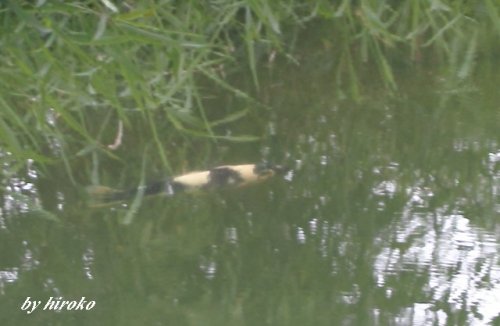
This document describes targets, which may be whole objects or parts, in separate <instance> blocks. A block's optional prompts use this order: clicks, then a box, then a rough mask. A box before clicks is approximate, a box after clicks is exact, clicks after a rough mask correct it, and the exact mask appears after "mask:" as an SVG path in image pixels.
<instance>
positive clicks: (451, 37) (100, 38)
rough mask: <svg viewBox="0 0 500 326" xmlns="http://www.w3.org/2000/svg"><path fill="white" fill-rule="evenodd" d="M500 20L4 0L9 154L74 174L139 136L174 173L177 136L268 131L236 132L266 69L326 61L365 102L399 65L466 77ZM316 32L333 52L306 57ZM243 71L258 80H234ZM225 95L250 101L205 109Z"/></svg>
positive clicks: (388, 84)
mask: <svg viewBox="0 0 500 326" xmlns="http://www.w3.org/2000/svg"><path fill="white" fill-rule="evenodd" d="M499 17H500V8H499V6H498V4H497V2H495V1H493V0H481V1H472V2H471V1H440V0H426V1H421V0H413V1H371V0H360V1H349V0H343V1H340V0H339V1H326V0H324V1H321V0H319V1H302V0H279V1H269V0H244V1H231V0H217V1H160V0H157V1H153V0H151V1H140V2H132V1H123V2H122V1H112V0H101V1H97V0H95V1H45V0H38V1H13V0H10V1H7V2H5V3H3V4H2V5H1V6H0V22H1V32H0V46H1V49H2V50H1V51H0V60H1V62H2V66H1V67H0V76H1V78H0V81H1V83H2V86H1V88H0V144H1V146H2V148H3V150H2V152H0V156H1V157H2V160H6V161H10V163H9V166H10V168H12V169H13V170H14V171H15V170H16V168H17V167H18V165H16V164H19V162H24V161H26V160H28V159H29V160H32V161H34V162H35V163H41V166H43V165H44V164H45V163H50V162H54V161H61V160H62V161H63V162H65V166H66V168H67V171H68V172H69V175H70V176H71V174H72V173H71V168H70V161H71V160H74V159H75V158H80V157H82V156H86V155H89V154H95V153H103V154H104V155H105V156H108V157H112V158H118V156H117V155H115V154H114V153H113V149H115V148H116V147H118V146H119V145H120V143H121V141H122V136H123V134H124V133H133V134H135V135H140V136H139V137H144V139H148V140H149V139H152V140H153V144H152V145H153V147H154V148H155V149H156V150H157V152H158V153H159V156H160V157H161V160H162V164H163V165H164V167H165V168H166V169H170V166H171V156H172V155H169V152H168V151H169V149H167V148H166V147H165V146H166V143H168V142H171V143H174V142H177V143H179V142H182V141H183V140H186V139H193V136H194V137H203V138H208V139H211V140H214V141H218V140H227V141H252V140H256V139H258V137H257V136H258V135H254V134H248V135H247V134H244V133H234V132H228V131H227V130H226V129H224V127H225V126H227V125H228V124H231V123H234V122H235V121H236V120H239V119H241V118H244V117H248V116H249V115H254V116H255V115H257V116H258V112H259V110H262V109H263V108H265V104H263V103H261V102H260V101H259V100H258V94H259V78H260V77H259V69H258V67H259V66H262V65H261V64H262V63H267V64H268V65H269V66H271V67H272V63H273V62H274V61H275V60H285V61H288V62H289V65H290V66H291V67H294V66H296V65H301V64H303V62H305V61H307V60H317V61H316V65H317V66H318V69H324V70H325V71H326V72H327V73H329V74H334V75H335V76H336V85H334V87H335V91H338V92H339V94H341V95H343V96H344V97H347V98H351V99H354V100H357V101H360V100H362V99H363V96H362V93H363V92H362V87H363V83H362V79H363V74H366V73H371V74H373V73H376V74H377V75H378V78H379V80H380V84H381V85H383V86H384V88H385V89H386V90H387V91H394V90H396V89H397V87H398V80H397V76H395V73H394V68H395V67H413V66H415V65H417V66H424V67H425V66H426V65H431V64H436V63H439V64H441V65H442V66H443V67H446V69H445V73H447V76H448V77H450V78H456V79H457V80H458V81H460V80H467V78H469V77H470V76H472V74H473V72H474V67H475V62H476V61H477V60H478V58H487V57H488V55H489V53H492V52H493V51H495V50H498V42H496V43H494V42H491V40H497V39H498V37H499V36H500V18H499ZM310 26H314V28H315V29H316V30H317V29H321V30H322V34H323V35H326V36H325V37H323V38H322V39H321V42H322V48H323V49H324V52H323V53H321V54H318V57H317V58H301V57H300V53H301V49H300V48H297V47H296V44H298V42H297V40H298V39H300V38H301V37H302V38H304V37H305V36H304V34H305V35H306V36H307V33H308V32H307V31H308V27H310ZM325 30H327V32H325ZM302 43H303V42H302ZM306 43H307V42H306ZM495 47H496V48H495ZM318 59H319V60H318ZM270 69H272V68H270ZM242 75H244V76H251V77H250V78H249V80H251V81H252V85H251V86H248V87H245V88H242V87H239V86H235V82H234V81H235V80H238V79H241V78H239V77H240V76H242ZM214 89H220V90H221V91H224V92H229V94H232V96H233V97H234V98H237V99H238V101H239V102H238V105H235V106H234V107H221V108H220V109H219V110H218V111H217V112H213V110H212V111H210V110H207V109H206V108H205V107H206V101H207V100H209V99H210V97H211V96H214V95H212V93H213V92H214V91H213V90H214ZM249 107H251V108H252V109H248V108H249ZM165 130H168V132H164V131H165ZM133 131H139V132H133ZM138 141H140V140H137V139H134V140H129V142H138ZM75 148H78V150H75ZM179 151H180V150H179ZM4 167H5V165H4ZM4 172H5V171H4Z"/></svg>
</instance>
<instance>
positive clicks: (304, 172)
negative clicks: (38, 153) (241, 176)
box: [0, 71, 500, 325]
mask: <svg viewBox="0 0 500 326" xmlns="http://www.w3.org/2000/svg"><path fill="white" fill-rule="evenodd" d="M290 73H291V72H289V71H287V72H286V74H285V76H288V75H289V74H290ZM316 78H320V77H318V76H313V77H310V79H311V81H314V83H311V84H312V85H314V87H312V88H311V89H306V90H304V88H305V87H304V84H307V83H304V81H303V80H304V77H303V76H298V77H296V78H288V79H287V82H289V83H291V85H292V86H290V87H289V86H288V84H287V85H286V86H284V87H283V89H282V90H280V88H278V87H276V88H266V87H262V92H266V91H268V89H272V91H273V93H272V94H268V95H269V96H268V98H270V99H273V100H275V101H277V102H276V103H274V102H273V103H269V106H270V107H273V108H274V109H273V111H276V112H273V113H272V114H273V116H275V117H276V119H275V121H271V122H265V123H266V124H265V125H264V127H262V126H261V125H257V126H254V125H252V121H250V122H249V125H248V126H246V127H245V128H247V129H250V130H252V132H253V130H255V132H254V133H258V132H260V131H262V130H263V129H265V130H267V131H266V132H267V134H266V135H264V136H263V141H262V143H260V144H258V145H255V144H252V145H248V146H249V147H245V146H247V145H245V146H243V145H241V144H235V145H234V146H233V145H224V146H227V148H225V149H224V153H230V155H227V156H229V159H230V160H231V161H234V163H237V162H238V161H239V162H244V161H247V160H250V159H251V160H255V156H256V155H258V154H255V153H259V154H260V155H262V156H264V157H266V158H267V157H269V158H273V156H277V157H279V155H282V157H285V158H286V159H285V160H288V162H284V163H288V164H290V165H291V167H292V168H293V169H292V170H290V171H289V172H288V173H287V174H286V175H285V176H284V177H283V178H282V179H280V180H277V181H276V182H274V183H273V182H270V183H268V184H264V185H261V186H258V187H256V188H255V189H253V190H252V189H250V190H248V191H246V190H242V191H234V192H230V193H221V194H214V195H213V196H212V195H210V194H207V195H206V196H200V197H197V196H185V197H184V196H179V197H178V196H172V197H169V198H168V200H166V199H164V198H163V199H161V198H153V199H151V200H147V201H144V204H143V206H142V207H141V208H140V209H139V210H138V211H137V216H136V218H135V219H134V221H133V223H132V224H131V225H129V226H123V225H120V224H119V222H118V221H119V220H120V218H123V216H124V215H126V214H127V205H126V204H123V205H122V206H118V207H113V208H110V209H102V210H91V209H88V208H87V207H83V208H81V206H79V204H80V202H79V200H80V198H79V197H78V196H76V199H75V198H74V196H72V193H71V192H70V191H64V190H62V189H67V188H74V186H73V185H71V184H70V182H69V181H68V180H67V177H66V176H64V177H63V178H58V176H60V175H59V174H58V171H51V170H50V169H49V172H48V176H49V177H48V178H47V179H49V180H48V181H47V180H46V181H45V182H46V187H45V189H44V188H43V186H41V185H43V182H41V179H43V177H40V172H39V171H38V170H37V169H36V168H35V167H34V166H33V165H32V162H31V161H27V162H22V164H24V165H25V169H24V171H23V172H19V173H9V168H10V165H9V164H13V163H9V162H11V161H9V158H8V157H9V155H10V154H8V153H2V152H0V158H2V159H3V162H7V163H3V165H2V166H3V174H4V178H3V179H2V190H1V194H2V203H1V205H0V232H1V234H0V235H1V237H0V241H1V243H2V245H3V246H2V252H1V253H0V255H1V256H0V258H1V259H0V296H2V298H1V299H4V298H7V299H8V300H6V301H8V303H9V304H8V305H7V306H5V307H6V308H5V307H2V306H0V308H1V309H5V310H10V311H13V310H16V309H17V310H18V306H19V302H18V301H19V297H24V298H25V297H27V296H35V295H36V294H38V296H39V297H40V299H44V298H46V297H47V296H62V297H81V296H86V297H89V298H92V299H96V301H97V305H98V307H100V309H103V310H104V311H106V314H104V315H105V316H104V317H103V316H100V319H99V321H102V320H103V319H105V320H107V319H109V320H110V321H112V322H110V323H108V324H121V323H120V322H122V321H124V320H125V321H128V320H130V319H129V318H130V317H131V316H135V315H134V313H136V311H140V312H141V314H140V315H139V316H135V317H136V318H137V321H140V322H142V323H144V321H147V322H146V324H162V323H163V322H164V320H169V321H171V320H172V321H173V322H172V324H179V325H186V324H189V321H191V324H202V322H200V321H206V320H214V323H216V324H217V325H223V324H231V325H232V324H240V325H243V324H248V325H260V324H267V325H275V324H284V325H292V324H300V325H307V324H315V325H316V324H318V325H331V324H339V325H349V324H353V325H358V324H359V325H363V324H376V325H377V324H378V325H387V324H402V325H411V324H413V325H426V324H435V325H446V324H477V325H480V324H484V323H487V322H490V321H493V320H496V319H498V317H499V316H500V305H498V302H500V264H499V262H500V257H499V252H500V250H499V249H500V248H499V241H498V240H499V239H498V235H497V234H499V230H498V226H497V224H498V223H497V221H498V215H499V214H500V203H499V201H498V197H499V195H500V149H499V142H498V139H496V138H495V137H498V136H497V135H496V133H497V131H498V126H496V125H495V126H490V127H489V129H487V128H486V127H487V126H488V125H489V124H488V123H489V121H491V120H493V118H492V117H491V115H493V117H496V115H495V114H496V113H493V114H491V113H490V112H489V111H488V110H487V109H484V108H482V109H483V110H479V109H476V108H474V112H472V113H471V111H470V108H469V107H467V106H466V107H463V106H458V108H457V107H455V106H454V105H450V106H447V105H444V106H440V105H439V104H438V103H441V98H438V99H436V98H435V94H434V99H433V100H429V98H432V97H433V93H432V92H431V91H429V90H427V91H425V90H422V94H420V93H419V94H417V95H415V96H414V97H413V98H409V99H407V100H405V101H399V100H398V101H396V103H394V102H393V100H391V99H387V100H386V99H382V100H379V101H380V102H382V103H368V104H366V105H363V107H361V108H360V107H355V106H354V105H352V106H354V107H351V104H349V105H345V107H343V106H342V103H339V104H336V102H337V101H338V99H336V98H332V97H331V95H329V94H331V92H329V90H328V89H322V87H323V86H324V87H325V88H326V86H325V85H329V83H328V81H326V82H322V81H321V80H319V81H316ZM282 79H286V78H282ZM298 81H300V83H299V84H298V85H293V83H295V82H298ZM263 85H264V83H263ZM412 87H413V85H412ZM313 90H316V91H317V93H314V92H313ZM412 90H413V88H412ZM280 91H281V92H283V93H280ZM330 91H331V90H330ZM309 93H311V94H309ZM429 94H431V95H429ZM426 100H428V102H429V103H427V102H426ZM303 102H305V103H303ZM386 102H387V103H386ZM422 102H424V103H422ZM494 102H495V103H496V101H494ZM478 106H479V105H478ZM217 107H220V106H217ZM304 107H307V108H308V109H307V110H304ZM332 107H333V109H332ZM280 110H281V111H280ZM476 110H478V111H476ZM460 114H463V115H464V116H461V115H460ZM468 114H472V116H474V117H475V119H479V118H476V117H483V115H484V117H483V118H482V119H483V120H482V122H483V123H482V124H480V123H478V122H477V121H476V120H474V121H472V122H470V121H469V120H470V117H469V116H468ZM481 114H483V115H481ZM279 117H281V118H279ZM265 119H266V118H265V117H264V118H263V120H265ZM249 120H251V119H249ZM270 120H272V119H270ZM266 126H267V127H266ZM167 129H168V128H167ZM457 130H458V131H457ZM158 132H159V133H162V134H163V133H165V134H166V133H168V132H169V130H159V131H158ZM235 134H236V132H235ZM238 134H239V132H238ZM138 139H141V138H140V137H138ZM269 139H271V140H269ZM50 141H51V140H50V139H49V147H51V146H55V147H57V146H59V145H60V143H57V142H56V143H55V145H54V144H52V143H51V142H50ZM51 144H52V145H51ZM193 144H196V145H197V146H199V147H200V148H204V147H203V146H206V148H208V149H207V150H206V151H207V152H211V151H212V150H213V151H214V152H216V150H215V149H213V148H212V147H216V145H214V144H213V143H211V142H208V141H207V142H206V143H202V142H200V143H195V142H194V141H193ZM276 144H277V145H276ZM137 146H138V148H139V147H141V146H144V147H146V146H147V145H146V144H143V143H139V144H138V145H137ZM186 146H187V145H186ZM217 146H221V145H217ZM52 150H53V151H54V153H57V151H55V150H54V149H53V148H52ZM80 150H81V149H73V150H72V151H73V152H75V153H76V152H79V151H80ZM239 151H242V152H239ZM245 151H248V152H250V153H251V155H247V153H245ZM131 152H134V151H127V153H121V154H120V155H123V156H124V159H123V160H124V161H127V160H129V162H126V163H127V164H124V165H121V166H119V167H120V169H121V168H123V169H127V170H126V171H140V170H141V169H140V166H141V164H142V163H141V160H142V157H136V156H137V154H136V153H131ZM136 152H142V151H140V150H137V151H136ZM200 152H202V151H201V150H200ZM242 153H243V154H242ZM276 153H279V155H278V154H276ZM127 155H130V156H127ZM98 156H99V155H97V154H96V156H95V159H96V160H97V157H98ZM227 156H226V157H224V159H226V158H228V157H227ZM217 159H219V158H217ZM151 161H153V163H152V165H153V166H161V164H160V163H158V161H160V159H159V158H157V157H154V156H152V157H151ZM200 161H203V160H202V159H200V160H198V161H197V162H200ZM204 163H205V162H203V164H204ZM71 164H75V165H76V167H73V169H74V170H75V171H77V170H78V172H75V175H76V178H81V179H83V181H81V182H82V183H84V182H88V181H89V180H91V179H92V178H93V177H94V175H93V173H102V174H105V173H106V172H105V171H106V169H109V170H117V169H118V168H117V167H116V166H115V165H114V164H116V163H115V162H113V165H110V166H106V164H104V163H103V164H102V165H99V169H100V170H99V172H95V166H97V164H95V162H93V161H92V160H91V159H88V160H87V158H86V157H83V156H82V159H81V160H80V159H78V162H74V161H72V162H71ZM78 164H81V166H80V165H78ZM200 167H201V164H200ZM54 170H58V169H57V168H55V169H54ZM152 170H154V168H153V169H152ZM89 171H92V172H89ZM147 172H148V173H149V170H148V171H147ZM51 173H52V174H51ZM124 174H125V173H124ZM152 177H155V176H154V175H153V176H152ZM59 179H62V181H61V180H59ZM102 179H105V178H102ZM110 179H111V182H110V183H109V185H111V186H113V185H114V184H115V183H119V182H120V181H121V180H118V179H119V177H116V176H115V177H111V178H110ZM139 179H140V176H139V172H137V174H136V175H133V176H130V178H129V179H127V181H125V182H123V183H127V182H128V183H129V184H133V183H134V182H136V183H137V182H138V180H139ZM108 180H109V179H108ZM58 181H59V182H62V183H63V184H65V185H66V188H65V187H64V186H62V187H61V186H60V185H59V184H58V183H57V182H58ZM54 221H58V222H59V223H54ZM4 248H6V249H4ZM2 313H3V311H0V323H1V321H2V320H1V316H2ZM61 315H62V314H61ZM64 316H66V317H65V318H68V319H71V318H73V317H72V316H73V315H64ZM165 316H167V317H165ZM24 317H25V316H22V317H20V318H19V319H17V320H15V321H17V322H18V323H17V324H22V323H19V320H22V321H24ZM47 318H48V319H50V318H51V317H47ZM54 318H55V319H54V320H56V321H57V322H54V324H61V320H60V319H57V318H60V316H57V317H54ZM263 319H264V320H265V322H264V323H262V320H263ZM54 320H52V321H54ZM71 321H72V320H71ZM116 321H119V322H116ZM134 321H135V320H134ZM177 321H179V322H178V323H176V322H177ZM193 321H194V322H193ZM148 322H149V323H148ZM98 324H105V323H102V322H98ZM136 324H138V323H136Z"/></svg>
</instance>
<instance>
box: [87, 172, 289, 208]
mask: <svg viewBox="0 0 500 326" xmlns="http://www.w3.org/2000/svg"><path fill="white" fill-rule="evenodd" d="M286 171H288V169H287V168H285V167H283V166H281V165H271V164H266V163H261V164H242V165H222V166H218V167H215V168H212V169H210V170H206V171H195V172H190V173H187V174H183V175H179V176H177V177H173V178H171V179H168V180H163V181H157V182H153V183H150V184H147V185H145V186H142V187H139V188H133V189H129V190H115V189H111V188H108V187H103V186H90V187H88V188H87V192H88V193H89V195H90V197H91V201H92V204H91V206H94V207H99V206H104V205H108V204H110V203H114V202H119V201H123V200H126V199H130V198H132V197H135V196H137V195H138V194H141V195H143V196H149V195H159V194H164V195H167V196H170V195H174V194H177V193H182V192H188V193H189V192H198V191H209V190H216V189H225V188H231V187H235V188H238V187H244V186H247V185H250V184H253V183H258V182H260V181H264V180H267V179H270V178H272V177H273V176H275V175H277V174H283V173H285V172H286Z"/></svg>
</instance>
